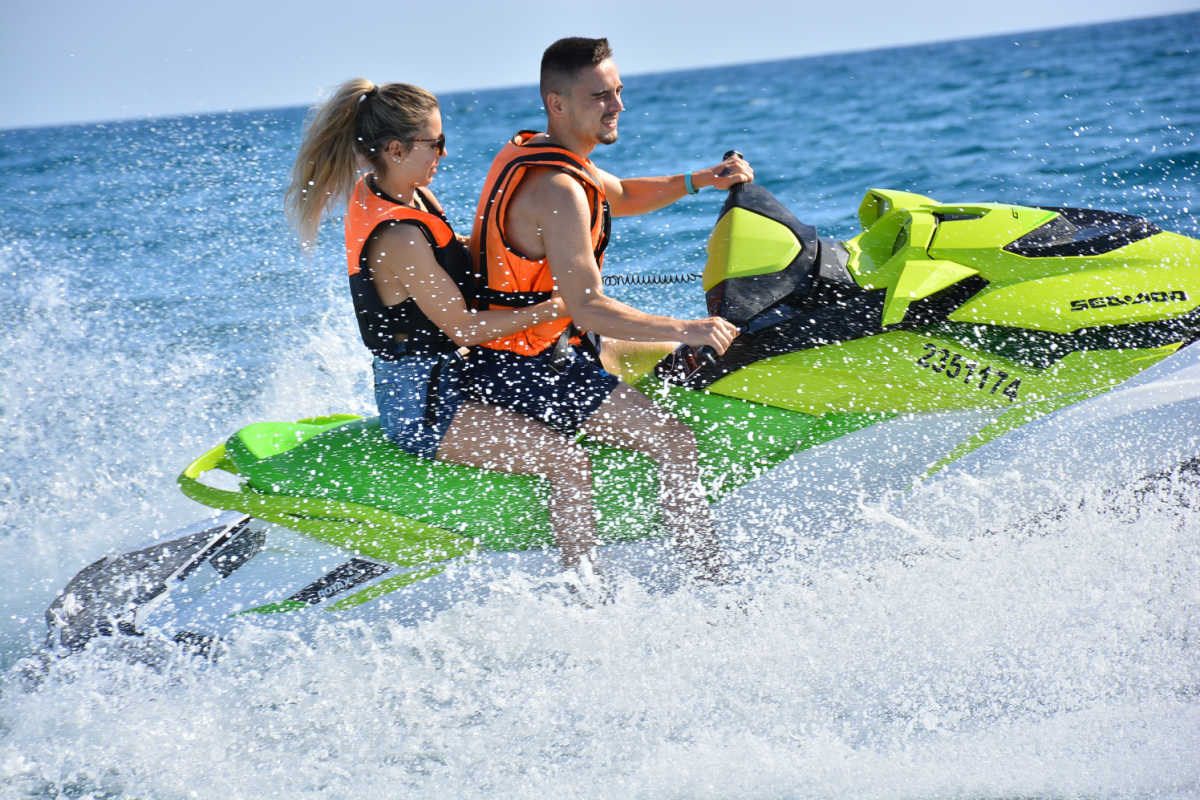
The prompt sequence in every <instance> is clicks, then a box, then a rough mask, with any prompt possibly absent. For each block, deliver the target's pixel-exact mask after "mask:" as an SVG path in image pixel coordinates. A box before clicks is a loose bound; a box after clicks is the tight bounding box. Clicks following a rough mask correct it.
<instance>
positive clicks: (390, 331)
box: [346, 178, 476, 360]
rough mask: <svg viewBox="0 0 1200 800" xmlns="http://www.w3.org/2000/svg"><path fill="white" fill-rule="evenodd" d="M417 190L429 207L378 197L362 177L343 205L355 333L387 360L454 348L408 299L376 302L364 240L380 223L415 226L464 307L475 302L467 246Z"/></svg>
mask: <svg viewBox="0 0 1200 800" xmlns="http://www.w3.org/2000/svg"><path fill="white" fill-rule="evenodd" d="M417 192H418V193H419V194H420V195H421V200H422V202H423V203H424V205H425V207H426V208H428V209H430V211H421V210H419V209H416V208H410V207H408V206H405V205H401V204H399V203H397V202H396V201H395V200H393V199H391V198H389V197H387V196H386V195H382V196H381V194H380V193H377V192H376V191H374V190H372V188H371V186H369V185H368V184H367V178H360V179H359V181H358V183H357V184H356V185H355V186H354V191H353V193H352V194H351V196H350V202H349V204H348V205H347V206H346V262H347V266H348V267H349V274H350V295H351V297H352V298H353V300H354V311H355V314H356V315H357V316H358V329H359V333H360V334H361V335H362V340H363V344H365V345H366V346H367V348H368V349H369V350H370V351H371V352H372V353H374V354H375V355H376V356H379V357H380V358H384V359H387V360H394V359H395V358H397V357H399V356H403V355H407V354H418V353H419V354H434V353H449V352H451V351H453V350H456V349H458V345H456V344H455V343H454V340H453V339H451V338H450V337H449V336H447V335H446V334H445V333H443V332H442V331H441V329H440V328H438V327H437V325H436V324H435V323H434V322H433V321H432V320H431V319H429V317H427V316H425V314H423V313H422V312H421V309H420V308H418V307H417V301H416V300H414V299H413V298H411V297H410V298H408V299H407V300H405V301H404V302H402V303H397V304H396V305H391V306H385V305H384V304H383V301H382V300H380V298H379V292H378V291H377V290H376V288H375V283H374V281H373V280H372V279H371V271H370V270H369V269H368V268H367V241H368V240H369V239H370V238H371V235H372V234H374V233H375V232H376V231H377V230H378V229H379V228H380V227H381V226H383V225H386V224H395V223H398V222H404V223H411V224H413V225H415V227H416V228H418V229H419V230H420V231H421V233H422V234H423V235H424V236H425V239H426V240H427V241H428V242H429V246H430V247H431V248H433V257H434V259H436V260H437V263H438V265H439V266H441V268H442V269H444V270H445V271H446V274H447V275H449V276H450V278H451V280H453V281H454V283H455V284H456V285H457V286H458V288H459V291H461V292H462V294H463V299H464V300H465V301H466V303H467V305H468V306H473V305H474V304H475V303H476V298H475V276H474V272H473V271H472V269H471V260H470V256H469V255H468V254H467V249H466V248H465V247H464V246H463V244H462V242H460V241H459V240H458V237H456V236H455V235H454V231H453V230H452V229H451V228H450V223H448V222H447V221H446V215H445V214H444V213H443V212H442V208H441V206H439V205H438V204H437V202H436V201H435V200H434V199H433V198H432V197H430V196H429V195H428V194H426V193H425V192H422V191H421V190H420V189H418V190H417Z"/></svg>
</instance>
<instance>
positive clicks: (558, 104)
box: [542, 92, 566, 116]
mask: <svg viewBox="0 0 1200 800" xmlns="http://www.w3.org/2000/svg"><path fill="white" fill-rule="evenodd" d="M542 102H543V103H545V104H546V113H547V114H554V115H556V116H562V114H563V112H564V110H565V107H566V99H565V98H564V97H563V96H562V95H561V94H559V93H558V92H546V97H545V99H543V100H542Z"/></svg>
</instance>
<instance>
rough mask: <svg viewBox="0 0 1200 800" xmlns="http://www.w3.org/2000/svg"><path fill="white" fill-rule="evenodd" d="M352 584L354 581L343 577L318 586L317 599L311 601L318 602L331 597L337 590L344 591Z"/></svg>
mask: <svg viewBox="0 0 1200 800" xmlns="http://www.w3.org/2000/svg"><path fill="white" fill-rule="evenodd" d="M352 586H354V583H352V582H350V581H348V580H346V579H345V578H338V579H337V580H336V581H334V582H333V583H330V584H327V585H325V586H321V587H319V588H318V589H317V597H318V598H319V599H317V600H315V601H313V602H316V603H319V602H321V600H324V599H325V598H327V597H333V596H334V595H335V594H337V593H338V592H344V591H346V590H347V589H349V588H350V587H352Z"/></svg>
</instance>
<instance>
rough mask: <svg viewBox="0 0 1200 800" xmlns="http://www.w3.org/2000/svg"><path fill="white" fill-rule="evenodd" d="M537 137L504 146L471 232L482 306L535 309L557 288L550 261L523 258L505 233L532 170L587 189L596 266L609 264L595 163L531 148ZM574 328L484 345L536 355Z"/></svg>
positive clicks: (529, 332)
mask: <svg viewBox="0 0 1200 800" xmlns="http://www.w3.org/2000/svg"><path fill="white" fill-rule="evenodd" d="M535 135H537V134H536V132H535V131H521V132H520V133H518V134H517V135H516V136H514V137H513V138H512V140H511V141H510V142H508V143H507V144H506V145H504V147H503V148H502V149H501V150H500V152H499V153H497V154H496V158H495V159H494V160H493V161H492V166H491V169H490V170H489V171H488V176H487V180H486V181H484V184H483V193H482V194H481V195H480V197H479V208H478V209H477V211H476V212H475V226H474V230H473V231H472V233H471V258H472V260H473V262H474V264H475V268H476V270H477V272H478V275H479V298H480V304H481V307H482V308H520V307H522V306H530V305H533V304H534V303H541V302H544V301H546V300H549V299H550V294H551V292H552V291H553V289H554V276H553V275H552V274H551V272H550V267H549V266H548V265H547V264H546V259H545V258H537V259H534V258H530V257H528V256H526V255H523V254H522V253H521V252H520V251H518V250H516V249H515V248H514V247H513V246H512V244H511V243H509V241H508V238H507V237H506V236H505V232H504V225H505V216H506V215H507V213H508V204H509V202H510V201H511V200H512V198H513V196H514V195H515V194H516V189H517V186H518V184H520V182H521V180H522V179H523V178H524V177H525V176H526V174H527V173H528V171H529V170H530V169H531V168H534V167H548V168H550V169H556V170H559V171H560V172H565V173H566V174H567V175H570V176H571V177H572V178H574V179H575V180H577V181H579V183H580V184H581V185H582V186H583V188H584V191H585V192H586V193H587V198H588V207H589V209H590V210H591V239H592V250H593V253H594V254H595V256H596V264H597V265H600V264H602V263H603V261H604V248H605V247H607V246H608V232H609V226H610V224H611V214H610V212H609V208H608V200H606V199H605V197H604V185H603V184H602V183H601V182H600V175H599V173H598V172H597V171H596V167H595V165H594V164H592V162H591V161H590V160H588V159H586V158H581V157H580V156H577V155H575V154H574V153H572V152H571V151H570V150H566V149H564V148H562V147H558V146H556V145H531V144H526V142H528V141H529V139H530V138H532V137H533V136H535ZM570 325H571V319H570V318H569V317H563V318H560V319H556V320H553V321H551V322H543V323H541V324H539V325H534V326H533V327H531V328H526V329H525V330H523V331H519V332H518V333H514V334H512V335H511V336H504V337H501V338H499V339H493V340H492V341H490V342H485V343H484V347H490V348H492V349H493V350H511V351H512V352H514V353H519V354H521V355H527V356H532V355H537V354H538V353H541V352H542V351H544V350H545V349H546V348H548V347H550V346H552V345H553V344H554V343H555V342H556V341H557V340H558V338H559V336H560V335H562V333H563V331H565V330H567V328H568V327H569V326H570Z"/></svg>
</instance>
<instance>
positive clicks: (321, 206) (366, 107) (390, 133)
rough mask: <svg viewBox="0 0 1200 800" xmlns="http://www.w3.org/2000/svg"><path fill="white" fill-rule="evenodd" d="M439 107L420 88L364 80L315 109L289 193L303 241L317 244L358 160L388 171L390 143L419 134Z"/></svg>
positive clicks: (355, 81) (292, 215)
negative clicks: (386, 152) (319, 231)
mask: <svg viewBox="0 0 1200 800" xmlns="http://www.w3.org/2000/svg"><path fill="white" fill-rule="evenodd" d="M437 107H438V103H437V98H436V97H434V96H433V95H432V94H430V93H429V92H427V91H425V90H424V89H422V88H420V87H418V86H412V85H410V84H407V83H387V84H384V85H383V86H376V85H375V84H373V83H371V82H370V81H368V80H366V79H365V78H353V79H351V80H348V81H346V82H345V83H343V84H342V85H341V86H339V87H338V88H337V89H336V90H335V91H334V93H333V96H332V97H330V98H329V100H327V101H326V102H325V103H324V104H323V105H320V106H316V107H314V108H313V109H312V111H311V113H310V120H309V122H308V123H307V125H306V127H305V131H304V137H303V139H302V140H301V142H300V152H299V153H298V154H297V155H296V163H295V164H293V165H292V182H291V185H290V186H288V189H287V193H286V194H285V195H284V207H285V209H286V211H287V215H288V219H289V220H290V221H291V223H292V225H293V227H295V228H296V230H297V231H298V232H299V233H300V239H301V241H303V242H304V243H306V244H308V243H311V242H314V241H315V240H316V237H317V229H318V227H319V225H320V223H321V217H322V215H324V213H325V211H326V210H327V209H328V208H329V206H330V204H331V203H336V202H337V201H344V200H345V199H346V198H348V197H349V196H350V192H351V191H352V190H353V189H354V183H355V181H356V180H358V172H359V164H358V158H360V157H361V158H362V159H363V160H364V161H366V162H367V163H368V164H370V166H371V168H372V169H373V170H375V172H377V173H383V172H385V168H384V161H383V152H384V149H385V148H386V146H387V143H388V142H390V141H392V140H393V139H398V140H400V141H404V142H407V141H408V140H409V139H411V138H413V137H414V136H416V135H417V132H418V131H419V130H420V128H421V126H422V125H423V124H424V123H425V121H426V120H427V119H429V115H430V114H432V113H433V112H434V111H435V110H436V109H437Z"/></svg>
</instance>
